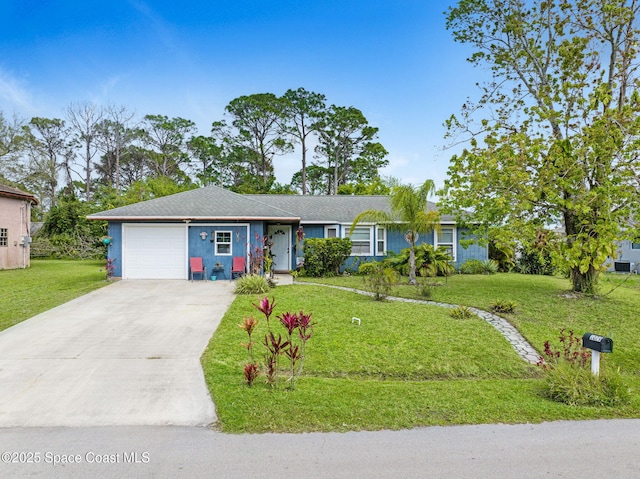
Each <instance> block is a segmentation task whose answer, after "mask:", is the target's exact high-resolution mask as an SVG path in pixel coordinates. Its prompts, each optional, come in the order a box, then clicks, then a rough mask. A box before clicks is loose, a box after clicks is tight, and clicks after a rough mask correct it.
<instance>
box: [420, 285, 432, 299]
mask: <svg viewBox="0 0 640 479" xmlns="http://www.w3.org/2000/svg"><path fill="white" fill-rule="evenodd" d="M417 286H418V294H419V295H420V296H421V297H423V298H425V299H430V298H431V296H433V288H434V285H433V284H432V283H422V284H420V283H418V285H417Z"/></svg>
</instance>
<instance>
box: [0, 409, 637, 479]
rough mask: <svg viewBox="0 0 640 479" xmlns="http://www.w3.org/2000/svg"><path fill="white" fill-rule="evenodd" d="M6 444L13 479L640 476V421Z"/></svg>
mask: <svg viewBox="0 0 640 479" xmlns="http://www.w3.org/2000/svg"><path fill="white" fill-rule="evenodd" d="M0 444H1V446H0V450H1V451H2V463H0V477H3V478H4V477H10V478H34V477H36V478H39V477H42V478H87V477H92V478H122V477H136V478H183V477H185V478H282V477H298V478H312V479H313V478H347V477H348V478H396V477H397V478H461V479H464V478H473V479H485V478H486V479H488V478H491V479H495V478H519V479H521V478H524V479H527V478H536V479H538V478H569V479H572V478H576V479H577V478H589V477H606V478H616V479H619V478H638V477H640V420H608V421H581V422H553V423H543V424H537V425H532V424H523V425H481V426H455V427H431V428H420V429H413V430H408V431H378V432H351V433H343V434H341V433H326V434H325V433H312V434H261V435H227V434H222V433H220V432H216V431H213V430H211V429H208V428H203V427H178V426H166V427H157V426H156V427H154V426H137V427H134V426H120V427H85V428H64V427H63V428H6V429H0ZM14 461H15V462H14ZM27 461H31V462H27ZM36 461H37V462H36ZM70 461H74V462H70ZM56 462H57V463H56Z"/></svg>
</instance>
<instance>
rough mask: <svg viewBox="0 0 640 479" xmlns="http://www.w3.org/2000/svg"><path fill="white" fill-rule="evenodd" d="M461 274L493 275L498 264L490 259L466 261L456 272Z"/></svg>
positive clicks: (496, 270)
mask: <svg viewBox="0 0 640 479" xmlns="http://www.w3.org/2000/svg"><path fill="white" fill-rule="evenodd" d="M458 272H459V273H461V274H495V273H497V272H498V263H497V262H496V261H494V260H492V259H488V260H485V261H482V260H479V259H468V260H467V261H465V262H464V263H463V264H462V265H461V266H460V269H459V270H458Z"/></svg>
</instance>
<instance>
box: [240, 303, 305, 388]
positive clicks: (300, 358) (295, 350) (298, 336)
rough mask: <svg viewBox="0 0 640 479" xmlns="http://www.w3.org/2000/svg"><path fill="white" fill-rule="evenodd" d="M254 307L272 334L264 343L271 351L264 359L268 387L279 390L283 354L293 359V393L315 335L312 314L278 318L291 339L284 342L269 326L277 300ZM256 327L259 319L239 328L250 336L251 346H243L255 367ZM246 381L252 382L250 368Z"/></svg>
mask: <svg viewBox="0 0 640 479" xmlns="http://www.w3.org/2000/svg"><path fill="white" fill-rule="evenodd" d="M253 306H254V307H255V308H256V309H257V310H258V311H260V312H261V313H262V314H264V316H265V319H266V323H267V329H268V332H267V334H266V335H265V337H264V341H263V344H264V346H265V348H266V350H267V352H266V353H265V355H264V360H265V368H266V372H265V374H266V379H267V384H270V385H272V386H273V387H274V388H277V387H278V374H279V372H280V368H279V358H280V356H281V355H282V354H284V355H285V356H286V357H287V358H288V359H289V367H288V373H289V378H288V380H287V382H288V384H289V389H291V390H293V389H295V386H296V382H297V380H298V378H299V377H300V375H301V374H302V369H303V366H304V358H305V349H306V344H307V341H308V340H309V339H310V338H311V336H312V334H313V323H312V322H311V314H305V313H304V311H300V312H299V313H291V312H285V313H282V314H281V315H279V316H276V317H277V318H278V319H279V321H280V324H281V325H282V326H283V327H284V328H285V330H286V331H287V337H286V338H283V337H282V335H281V334H277V335H276V334H275V333H274V332H273V331H272V330H271V325H270V323H269V318H270V317H271V315H272V314H273V311H274V308H275V306H276V302H275V299H273V298H272V299H271V300H269V298H267V297H264V298H262V299H261V300H260V302H259V303H258V304H255V303H254V304H253ZM256 324H257V321H256V320H255V319H253V318H247V319H244V323H242V324H239V325H238V326H240V327H241V328H243V329H244V330H245V331H247V333H248V334H249V344H248V345H245V344H243V346H245V347H246V348H247V350H248V351H249V358H250V360H251V364H253V363H254V361H253V349H252V346H253V342H252V341H251V333H252V332H253V329H254V328H255V326H256ZM245 377H246V378H247V382H248V381H249V379H248V378H249V376H248V372H247V367H246V366H245ZM254 378H255V376H254Z"/></svg>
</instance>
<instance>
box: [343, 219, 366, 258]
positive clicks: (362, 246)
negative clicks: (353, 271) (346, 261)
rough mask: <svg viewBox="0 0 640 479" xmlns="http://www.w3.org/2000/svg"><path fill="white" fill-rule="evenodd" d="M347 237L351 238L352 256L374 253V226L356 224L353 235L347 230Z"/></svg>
mask: <svg viewBox="0 0 640 479" xmlns="http://www.w3.org/2000/svg"><path fill="white" fill-rule="evenodd" d="M345 230H346V228H345ZM345 238H350V239H351V256H372V255H373V246H372V242H373V226H356V227H355V228H354V230H353V233H352V234H351V235H349V231H346V232H345Z"/></svg>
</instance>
